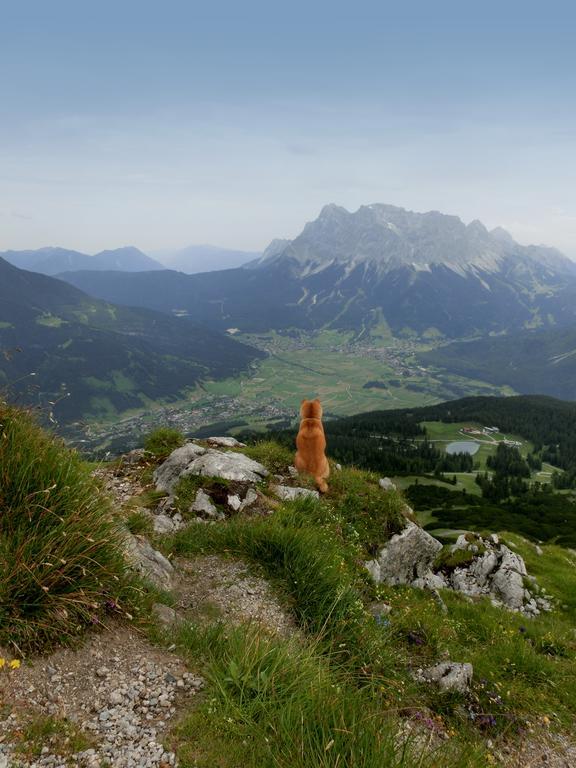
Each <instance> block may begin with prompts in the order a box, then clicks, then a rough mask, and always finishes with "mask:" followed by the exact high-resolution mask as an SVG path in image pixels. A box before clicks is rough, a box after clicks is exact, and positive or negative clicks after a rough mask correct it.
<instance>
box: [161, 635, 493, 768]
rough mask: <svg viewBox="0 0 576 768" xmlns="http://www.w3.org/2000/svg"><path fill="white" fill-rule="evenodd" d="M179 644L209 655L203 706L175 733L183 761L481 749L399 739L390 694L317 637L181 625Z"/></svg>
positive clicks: (319, 761)
mask: <svg viewBox="0 0 576 768" xmlns="http://www.w3.org/2000/svg"><path fill="white" fill-rule="evenodd" d="M177 642H178V645H179V648H180V650H181V652H183V653H184V654H186V655H187V656H188V658H189V659H190V661H191V662H192V663H195V664H197V663H198V659H199V658H202V659H203V660H204V664H205V670H204V674H205V676H206V678H207V680H208V683H209V686H208V690H207V692H206V697H205V701H204V703H203V705H201V706H200V707H199V708H197V709H195V710H194V711H193V712H192V713H191V714H190V715H189V716H188V717H186V718H185V719H184V720H182V721H181V723H180V724H179V726H178V727H177V729H176V731H175V732H174V734H173V738H172V740H171V746H172V747H175V748H176V749H177V751H178V757H179V761H180V765H181V767H182V768H192V767H193V766H194V767H196V768H212V767H213V766H219V767H220V768H236V767H237V766H239V765H242V766H246V768H343V767H344V766H355V767H356V766H357V767H358V768H386V767H387V766H390V767H392V766H394V767H395V768H416V766H421V767H422V768H433V767H436V768H440V767H441V766H442V768H456V766H460V767H461V768H464V766H468V767H469V768H473V767H474V766H477V767H478V768H479V766H480V765H483V763H482V762H481V757H480V754H481V753H482V752H483V751H484V750H481V749H480V750H479V749H478V748H477V747H474V746H471V745H464V744H462V743H461V742H460V743H452V744H449V745H447V746H446V747H445V748H444V749H443V750H442V754H441V755H439V754H438V753H437V752H436V753H435V752H434V751H431V752H430V753H428V754H424V753H423V752H422V745H421V743H416V742H414V740H410V739H407V740H405V741H404V743H402V742H401V741H400V740H399V739H397V738H395V734H396V733H397V730H398V718H397V712H396V710H395V709H391V708H389V707H388V706H387V703H386V701H385V700H384V698H383V696H382V695H381V694H379V693H378V692H377V691H376V690H374V689H372V688H370V687H358V685H357V684H356V683H355V681H354V679H353V678H351V677H350V676H349V675H347V674H346V672H345V670H342V669H335V668H334V666H333V665H332V664H330V660H329V659H327V658H325V657H324V656H322V655H321V654H319V653H318V651H317V649H316V647H315V645H314V644H313V643H312V644H308V645H305V644H302V643H301V642H299V641H298V639H292V640H281V639H278V638H270V637H267V636H265V635H263V634H262V633H261V632H258V631H257V630H255V629H254V628H245V627H243V628H241V629H236V630H225V629H224V628H223V627H222V626H220V627H218V628H216V629H212V630H199V629H197V628H195V627H187V628H185V629H183V630H182V631H181V632H180V634H179V637H178V638H177Z"/></svg>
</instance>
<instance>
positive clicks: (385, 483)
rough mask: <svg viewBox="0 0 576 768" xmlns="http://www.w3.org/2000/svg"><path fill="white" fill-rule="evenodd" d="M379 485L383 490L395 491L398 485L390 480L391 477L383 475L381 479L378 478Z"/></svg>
mask: <svg viewBox="0 0 576 768" xmlns="http://www.w3.org/2000/svg"><path fill="white" fill-rule="evenodd" d="M378 485H379V486H380V488H382V490H383V491H395V490H396V485H395V484H394V483H393V482H392V480H390V478H389V477H381V478H380V480H378Z"/></svg>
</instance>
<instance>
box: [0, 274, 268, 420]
mask: <svg viewBox="0 0 576 768" xmlns="http://www.w3.org/2000/svg"><path fill="white" fill-rule="evenodd" d="M0 351H2V352H3V354H0V386H9V389H10V391H11V392H12V393H13V394H14V395H17V396H18V397H20V398H23V400H24V402H27V403H31V404H40V405H46V404H47V402H48V401H57V404H56V405H55V407H54V413H55V416H56V418H57V419H59V420H61V421H70V420H73V419H77V418H79V417H89V416H92V417H101V416H111V415H113V414H114V413H116V412H120V411H123V410H126V409H129V408H137V407H143V406H145V405H147V404H148V403H150V401H154V400H159V399H176V398H178V397H180V396H181V394H182V392H183V391H184V390H186V389H187V388H190V387H194V386H195V385H196V384H197V383H198V382H200V381H202V380H205V379H208V378H210V379H218V378H222V377H226V376H231V375H234V374H235V373H237V372H238V371H240V370H245V369H246V368H247V367H248V366H249V364H250V362H251V361H252V360H254V359H256V358H259V357H262V356H263V355H262V353H261V352H258V351H257V350H254V349H253V348H251V347H247V346H246V345H243V344H240V343H238V342H236V341H234V340H233V339H231V338H228V337H226V336H223V335H221V334H218V333H215V332H214V331H209V330H207V329H205V328H201V327H197V326H194V325H192V324H191V323H189V322H188V321H187V320H184V319H177V318H171V317H168V316H167V315H164V314H160V313H155V312H152V311H150V310H145V309H129V308H126V307H115V306H113V305H111V304H107V303H105V302H102V301H97V300H94V299H92V298H90V297H89V296H87V295H86V294H84V293H82V292H81V291H79V290H77V289H76V288H73V287H71V286H70V285H68V284H67V283H64V282H62V281H60V280H56V279H54V278H51V277H47V276H44V275H39V274H36V273H33V272H28V271H24V270H20V269H17V268H16V267H13V266H11V265H10V264H8V263H7V262H6V261H3V260H2V259H0ZM30 374H34V376H31V375H30ZM68 393H69V394H68Z"/></svg>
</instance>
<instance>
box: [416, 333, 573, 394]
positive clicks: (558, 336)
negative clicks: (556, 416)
mask: <svg viewBox="0 0 576 768" xmlns="http://www.w3.org/2000/svg"><path fill="white" fill-rule="evenodd" d="M420 360H421V361H422V362H423V363H424V365H428V366H429V365H433V366H435V367H438V368H442V369H444V370H446V371H449V372H450V373H454V374H457V375H459V376H468V377H471V378H474V379H480V380H481V381H489V382H491V383H492V384H508V385H509V386H511V387H513V388H514V389H515V390H516V391H518V392H523V393H526V394H545V395H551V396H553V397H559V398H564V399H566V400H576V326H570V327H568V328H551V329H549V330H533V331H525V332H523V333H514V334H510V335H506V336H496V337H488V338H484V339H478V340H476V341H470V342H465V343H455V344H449V345H448V346H445V347H440V348H438V349H435V350H433V351H431V352H426V353H423V354H421V355H420Z"/></svg>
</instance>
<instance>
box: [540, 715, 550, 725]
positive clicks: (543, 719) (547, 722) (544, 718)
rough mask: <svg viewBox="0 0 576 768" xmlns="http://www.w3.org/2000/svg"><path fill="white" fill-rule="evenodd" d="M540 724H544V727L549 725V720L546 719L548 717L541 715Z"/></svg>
mask: <svg viewBox="0 0 576 768" xmlns="http://www.w3.org/2000/svg"><path fill="white" fill-rule="evenodd" d="M542 722H543V723H544V725H550V718H549V717H548V715H543V717H542Z"/></svg>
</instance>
